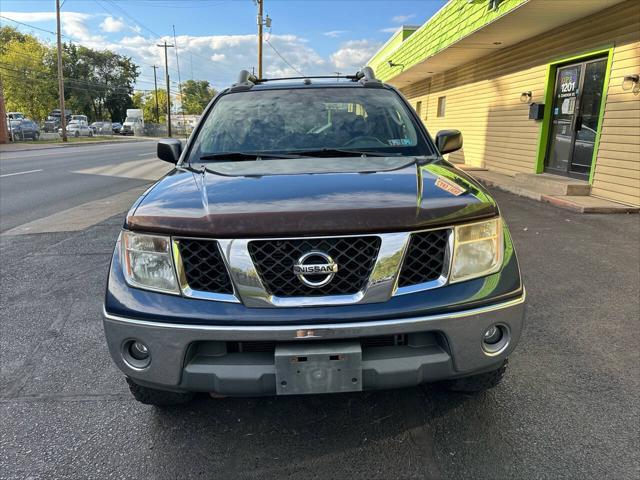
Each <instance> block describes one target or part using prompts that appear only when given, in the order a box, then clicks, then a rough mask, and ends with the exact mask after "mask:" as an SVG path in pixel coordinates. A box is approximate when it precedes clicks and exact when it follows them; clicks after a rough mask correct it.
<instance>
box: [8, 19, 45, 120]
mask: <svg viewBox="0 0 640 480" xmlns="http://www.w3.org/2000/svg"><path fill="white" fill-rule="evenodd" d="M54 66H55V56H54V51H53V50H52V49H51V48H50V47H48V46H46V45H44V44H42V43H41V42H40V41H39V40H38V39H37V38H36V37H34V36H32V35H25V34H22V33H20V32H18V31H16V30H15V29H13V28H10V27H2V28H0V75H2V81H3V85H4V96H5V102H6V109H7V111H8V112H9V111H18V112H22V113H24V114H25V115H27V116H28V117H30V118H33V119H34V120H43V119H44V118H46V116H47V113H48V112H50V111H51V109H53V108H55V107H56V104H57V99H58V83H57V81H56V78H55V76H53V75H52V74H51V72H52V69H53V68H54Z"/></svg>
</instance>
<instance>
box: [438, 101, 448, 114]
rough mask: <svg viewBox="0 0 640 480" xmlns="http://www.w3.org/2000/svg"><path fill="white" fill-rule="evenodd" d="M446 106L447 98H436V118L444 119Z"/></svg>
mask: <svg viewBox="0 0 640 480" xmlns="http://www.w3.org/2000/svg"><path fill="white" fill-rule="evenodd" d="M446 105H447V97H438V116H439V117H444V109H445V107H446Z"/></svg>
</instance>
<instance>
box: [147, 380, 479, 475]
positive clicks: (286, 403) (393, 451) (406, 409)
mask: <svg viewBox="0 0 640 480" xmlns="http://www.w3.org/2000/svg"><path fill="white" fill-rule="evenodd" d="M482 396H483V395H478V396H475V397H474V396H469V395H461V394H454V393H450V392H448V391H445V390H444V389H443V388H442V387H440V386H436V385H429V386H426V387H419V388H406V389H401V390H390V391H375V392H362V393H354V394H334V395H318V396H287V397H259V398H222V399H212V398H210V397H208V396H205V395H201V396H199V397H197V398H196V399H195V400H194V401H193V402H192V403H190V404H189V405H187V406H182V407H175V408H170V409H163V410H152V411H153V413H152V416H153V419H151V418H150V419H149V420H150V423H152V422H155V424H156V425H155V427H156V428H157V430H163V431H165V432H171V438H170V439H167V440H166V441H167V444H166V448H164V447H165V446H164V445H160V446H156V447H154V451H155V452H156V454H157V456H158V458H157V459H156V463H155V464H156V465H158V466H159V467H160V466H161V465H165V466H166V467H167V468H169V469H170V470H171V469H174V468H177V465H179V464H185V465H186V463H190V464H193V462H196V463H197V464H198V465H200V466H201V468H205V469H209V468H214V467H215V469H216V470H217V471H223V472H225V474H226V475H229V476H230V477H233V476H234V475H233V474H234V472H235V473H237V474H238V475H243V476H244V475H246V473H247V472H253V474H252V475H249V476H250V477H251V476H253V475H255V476H256V477H259V478H263V477H264V476H266V477H270V476H286V475H285V473H286V472H288V473H289V474H291V473H295V472H297V471H298V470H297V469H302V470H301V471H303V470H304V471H306V468H311V466H312V465H324V466H325V467H326V468H328V469H329V470H328V471H331V470H332V468H333V467H335V469H336V470H335V471H339V472H341V474H342V475H344V473H345V471H348V470H349V469H350V468H360V467H361V468H362V469H360V470H359V471H360V473H362V472H363V471H367V469H368V468H370V467H371V464H372V462H373V463H375V462H376V461H382V459H384V464H385V465H384V467H383V468H384V471H387V472H389V471H394V469H395V471H398V472H399V475H400V472H401V471H402V470H403V468H404V467H406V466H407V465H406V461H407V456H408V457H412V456H415V457H416V458H418V460H414V462H415V461H418V462H421V463H423V465H422V466H421V467H420V468H422V469H423V471H424V470H425V469H426V471H427V472H429V471H432V473H434V474H437V469H435V463H433V459H434V458H435V453H434V451H433V434H432V424H433V422H434V421H437V420H438V418H440V417H443V416H446V415H447V413H448V412H450V411H451V410H455V409H459V408H463V407H464V405H465V404H467V403H473V402H476V401H477V400H476V399H477V398H479V397H482ZM152 428H153V427H152ZM159 441H163V440H162V439H160V440H159ZM399 443H400V444H402V443H405V444H406V447H407V448H406V450H403V451H404V452H406V454H407V456H405V455H404V454H403V455H402V456H398V453H397V452H398V444H399ZM175 445H181V446H182V447H183V448H180V449H179V451H176V450H175ZM172 447H173V448H172ZM345 463H346V464H347V465H345ZM410 463H411V462H410ZM358 466H359V467H358ZM416 467H417V466H416V465H413V467H411V470H409V471H407V473H409V472H413V473H414V474H415V472H416V471H419V470H415V468H416ZM220 469H222V470H220ZM345 469H346V470H345ZM434 469H435V470H434ZM320 476H321V477H324V476H327V477H328V478H331V477H332V475H330V474H328V473H325V474H320ZM400 476H402V475H400ZM312 478H316V477H315V476H313V477H312ZM334 478H335V477H334Z"/></svg>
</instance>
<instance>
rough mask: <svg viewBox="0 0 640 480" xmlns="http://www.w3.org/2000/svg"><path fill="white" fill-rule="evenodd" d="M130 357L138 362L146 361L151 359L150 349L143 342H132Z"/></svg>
mask: <svg viewBox="0 0 640 480" xmlns="http://www.w3.org/2000/svg"><path fill="white" fill-rule="evenodd" d="M129 355H131V356H132V357H133V358H135V359H136V360H146V359H147V358H149V348H148V347H147V346H146V345H145V344H144V343H142V342H132V343H131V344H130V345H129Z"/></svg>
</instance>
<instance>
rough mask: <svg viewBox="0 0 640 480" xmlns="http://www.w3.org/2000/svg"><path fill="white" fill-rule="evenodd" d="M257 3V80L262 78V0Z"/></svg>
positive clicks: (257, 0)
mask: <svg viewBox="0 0 640 480" xmlns="http://www.w3.org/2000/svg"><path fill="white" fill-rule="evenodd" d="M256 2H258V78H262V7H263V2H264V0H256Z"/></svg>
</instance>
